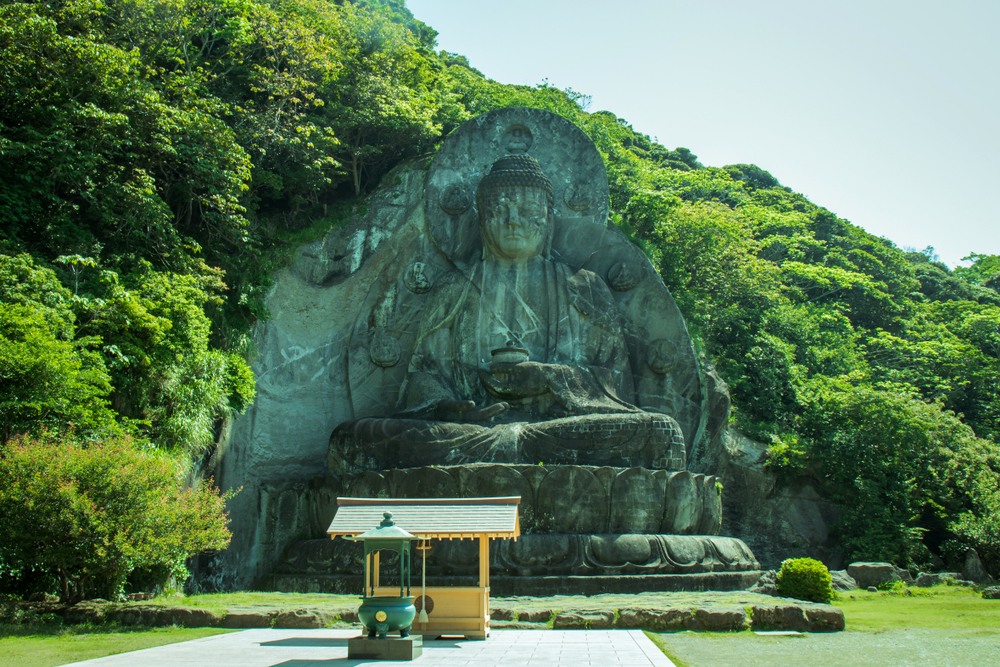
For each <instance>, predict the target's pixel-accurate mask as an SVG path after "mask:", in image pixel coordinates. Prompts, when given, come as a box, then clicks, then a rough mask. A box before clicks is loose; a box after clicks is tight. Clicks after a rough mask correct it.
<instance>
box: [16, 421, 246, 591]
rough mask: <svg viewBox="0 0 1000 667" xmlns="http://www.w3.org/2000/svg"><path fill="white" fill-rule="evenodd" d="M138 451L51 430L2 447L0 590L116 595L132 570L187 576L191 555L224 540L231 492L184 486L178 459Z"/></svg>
mask: <svg viewBox="0 0 1000 667" xmlns="http://www.w3.org/2000/svg"><path fill="white" fill-rule="evenodd" d="M140 447H142V445H137V443H135V442H134V441H132V440H131V439H129V438H123V437H109V438H105V439H102V440H96V441H90V442H82V441H80V440H78V439H76V438H74V437H72V436H58V435H53V434H50V433H42V434H41V435H40V436H37V437H28V436H23V437H17V438H14V439H12V440H10V441H8V442H6V443H2V444H0V517H3V519H2V520H0V590H6V591H10V592H18V593H20V594H27V593H30V592H53V591H58V593H59V595H60V598H61V599H62V601H63V602H69V603H73V602H76V601H78V600H81V599H84V598H87V597H95V596H97V597H103V598H110V599H116V598H120V597H121V595H122V593H123V589H124V585H125V582H126V579H127V578H128V576H129V575H130V574H131V573H132V572H134V571H136V570H142V571H146V572H150V571H156V572H159V573H161V574H162V575H163V576H164V577H175V578H178V579H182V580H183V579H184V578H185V577H187V576H188V571H187V569H186V567H185V560H186V559H187V558H189V557H190V556H193V555H195V554H197V553H199V552H201V551H204V550H206V549H224V548H225V547H226V546H227V545H228V544H229V539H230V532H229V529H228V528H227V526H226V524H227V523H228V520H227V517H226V512H225V502H226V500H227V499H228V498H229V497H230V496H231V495H232V494H221V495H220V494H219V492H218V490H217V489H214V488H212V487H211V486H210V485H209V484H208V483H202V484H198V485H197V486H194V487H192V488H187V487H186V486H185V484H184V477H185V470H186V462H185V461H184V460H183V459H182V458H181V457H171V456H168V455H167V454H164V453H163V452H158V451H156V450H154V449H152V448H149V447H146V448H140Z"/></svg>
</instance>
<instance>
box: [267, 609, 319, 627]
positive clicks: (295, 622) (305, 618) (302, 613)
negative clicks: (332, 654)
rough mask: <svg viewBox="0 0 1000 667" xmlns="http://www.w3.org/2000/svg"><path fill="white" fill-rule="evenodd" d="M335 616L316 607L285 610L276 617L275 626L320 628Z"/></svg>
mask: <svg viewBox="0 0 1000 667" xmlns="http://www.w3.org/2000/svg"><path fill="white" fill-rule="evenodd" d="M332 620H333V617H332V616H331V615H330V614H328V613H326V612H324V611H319V610H316V609H296V610H295V611H283V612H281V613H280V614H278V615H277V616H276V617H275V619H274V626H273V627H275V628H285V629H288V630H318V629H320V628H325V627H326V626H327V624H328V623H330V621H332Z"/></svg>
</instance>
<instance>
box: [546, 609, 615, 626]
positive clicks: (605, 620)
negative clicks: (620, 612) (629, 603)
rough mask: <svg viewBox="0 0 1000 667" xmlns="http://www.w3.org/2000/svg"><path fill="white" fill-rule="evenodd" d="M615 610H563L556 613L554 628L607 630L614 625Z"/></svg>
mask: <svg viewBox="0 0 1000 667" xmlns="http://www.w3.org/2000/svg"><path fill="white" fill-rule="evenodd" d="M614 622H615V614H614V612H613V611H604V610H600V609H581V610H579V611H563V612H560V613H558V614H556V618H555V620H554V621H553V623H552V629H553V630H606V629H607V628H610V627H611V626H612V625H614Z"/></svg>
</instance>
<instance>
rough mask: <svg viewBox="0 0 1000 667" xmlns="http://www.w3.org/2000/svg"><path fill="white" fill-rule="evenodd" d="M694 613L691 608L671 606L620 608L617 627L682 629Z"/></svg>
mask: <svg viewBox="0 0 1000 667" xmlns="http://www.w3.org/2000/svg"><path fill="white" fill-rule="evenodd" d="M691 615H692V610H691V609H678V608H674V607H670V608H667V609H644V608H627V609H619V610H618V620H617V621H616V622H615V627H619V628H626V629H630V630H632V629H637V628H641V629H643V630H652V631H654V632H662V631H664V630H681V629H682V628H684V622H685V621H686V620H687V619H688V618H690V617H691Z"/></svg>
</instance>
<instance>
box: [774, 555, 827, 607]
mask: <svg viewBox="0 0 1000 667" xmlns="http://www.w3.org/2000/svg"><path fill="white" fill-rule="evenodd" d="M830 582H831V578H830V570H828V569H827V568H826V565H823V563H821V562H819V561H818V560H814V559H812V558H789V559H787V560H785V561H784V562H782V563H781V571H780V572H778V592H779V593H781V594H782V595H784V596H785V597H790V598H795V599H797V600H809V601H811V602H829V601H830V600H832V599H833V588H832V587H831V586H830Z"/></svg>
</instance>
